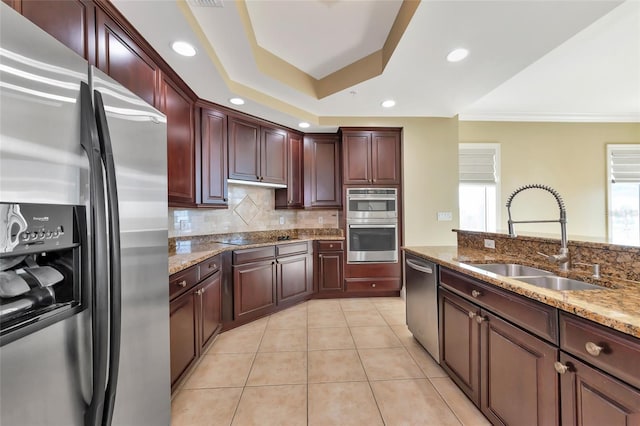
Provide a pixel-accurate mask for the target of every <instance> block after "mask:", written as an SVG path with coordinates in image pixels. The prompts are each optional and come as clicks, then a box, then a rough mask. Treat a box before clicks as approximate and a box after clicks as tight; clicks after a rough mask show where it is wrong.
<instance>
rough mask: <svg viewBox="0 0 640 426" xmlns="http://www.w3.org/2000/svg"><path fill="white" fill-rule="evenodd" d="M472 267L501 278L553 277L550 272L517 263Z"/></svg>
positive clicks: (486, 264)
mask: <svg viewBox="0 0 640 426" xmlns="http://www.w3.org/2000/svg"><path fill="white" fill-rule="evenodd" d="M472 266H473V267H474V268H478V269H482V270H483V271H488V272H493V273H494V274H498V275H502V276H503V277H523V276H539V275H553V273H552V272H549V271H545V270H543V269H538V268H533V267H531V266H525V265H519V264H517V263H484V264H474V265H472Z"/></svg>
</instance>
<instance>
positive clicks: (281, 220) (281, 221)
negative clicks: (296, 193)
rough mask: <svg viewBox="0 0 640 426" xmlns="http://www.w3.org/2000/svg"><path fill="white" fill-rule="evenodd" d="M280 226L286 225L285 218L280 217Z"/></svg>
mask: <svg viewBox="0 0 640 426" xmlns="http://www.w3.org/2000/svg"><path fill="white" fill-rule="evenodd" d="M280 225H284V216H280Z"/></svg>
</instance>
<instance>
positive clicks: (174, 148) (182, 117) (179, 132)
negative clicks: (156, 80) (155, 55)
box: [159, 75, 196, 206]
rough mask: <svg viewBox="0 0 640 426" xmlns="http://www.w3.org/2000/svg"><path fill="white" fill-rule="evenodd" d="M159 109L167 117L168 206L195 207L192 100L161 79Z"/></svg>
mask: <svg viewBox="0 0 640 426" xmlns="http://www.w3.org/2000/svg"><path fill="white" fill-rule="evenodd" d="M160 95H161V96H160V105H159V109H160V110H161V111H162V112H163V113H164V114H165V115H166V116H167V168H168V181H169V182H168V183H169V205H177V206H180V205H193V204H195V199H196V187H195V136H194V121H193V109H194V108H193V101H192V100H191V99H190V98H189V96H188V95H187V94H186V93H185V92H184V91H183V90H181V89H180V87H178V85H176V84H175V83H174V82H173V81H171V80H170V79H169V78H168V77H166V76H164V75H163V77H162V84H161V87H160Z"/></svg>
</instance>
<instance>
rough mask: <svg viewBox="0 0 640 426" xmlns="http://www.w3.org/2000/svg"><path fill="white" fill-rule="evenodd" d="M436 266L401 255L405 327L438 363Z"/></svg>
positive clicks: (417, 258) (411, 256)
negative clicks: (402, 257) (405, 306)
mask: <svg viewBox="0 0 640 426" xmlns="http://www.w3.org/2000/svg"><path fill="white" fill-rule="evenodd" d="M437 268H438V265H436V264H435V263H432V262H429V261H427V260H424V259H421V258H419V257H417V256H413V255H411V254H407V253H404V269H405V271H404V277H405V289H406V292H407V295H406V298H407V300H406V305H407V325H408V326H409V330H410V331H411V333H413V337H415V338H416V340H417V341H418V342H420V344H421V345H422V346H423V347H424V348H425V349H426V350H427V351H428V352H429V353H430V354H431V356H432V357H433V359H435V360H436V361H437V362H438V363H440V345H439V343H438V269H437Z"/></svg>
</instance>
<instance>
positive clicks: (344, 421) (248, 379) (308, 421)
mask: <svg viewBox="0 0 640 426" xmlns="http://www.w3.org/2000/svg"><path fill="white" fill-rule="evenodd" d="M405 317H406V316H405V305H404V301H403V300H402V299H400V298H392V297H383V298H362V299H326V300H323V299H317V300H310V301H308V302H306V303H303V304H300V305H297V306H294V307H292V308H289V309H287V310H284V311H282V312H278V313H276V314H273V315H271V316H270V317H268V318H263V319H260V320H258V321H254V322H252V323H251V324H247V325H244V326H242V327H239V328H236V329H234V330H231V331H228V332H225V333H222V334H221V335H219V336H218V337H217V338H216V340H215V341H214V342H213V344H212V345H211V346H210V347H209V349H208V351H207V353H206V354H205V355H203V356H202V358H201V361H200V363H199V365H198V366H197V367H196V368H195V369H194V371H193V373H192V374H191V376H190V377H189V378H188V379H187V380H186V381H185V382H184V385H183V386H182V388H181V389H180V390H179V391H178V392H177V393H176V395H175V397H174V399H173V401H172V419H171V424H172V426H205V425H207V426H213V425H234V426H235V425H260V426H266V425H281V426H282V425H284V426H297V425H331V426H333V425H354V426H359V425H366V426H369V425H390V426H395V425H421V426H422V425H434V426H436V425H437V426H441V425H442V426H445V425H469V426H476V425H488V424H489V422H488V421H487V419H485V418H484V417H483V416H482V414H481V413H480V412H479V411H478V410H477V409H476V407H475V406H474V405H473V404H472V403H471V402H470V401H469V400H468V399H467V398H466V397H465V395H464V394H463V393H462V391H460V390H459V389H458V388H457V387H456V385H455V384H454V383H453V382H452V381H451V379H449V378H448V377H447V375H446V373H444V371H442V369H441V368H440V366H439V365H438V364H437V363H436V362H435V361H434V360H433V359H432V358H431V357H430V356H429V354H428V353H427V352H426V351H425V350H424V349H423V348H422V346H420V344H418V343H417V342H416V341H415V340H414V338H413V336H412V335H411V332H409V330H408V329H407V326H406V325H405V322H406V321H405Z"/></svg>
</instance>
